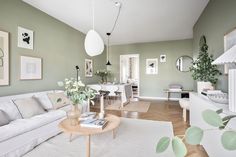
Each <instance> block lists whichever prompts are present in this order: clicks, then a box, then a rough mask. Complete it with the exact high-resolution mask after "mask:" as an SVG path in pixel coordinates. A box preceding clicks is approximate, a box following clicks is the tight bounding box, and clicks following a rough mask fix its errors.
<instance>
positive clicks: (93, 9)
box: [92, 0, 95, 30]
mask: <svg viewBox="0 0 236 157" xmlns="http://www.w3.org/2000/svg"><path fill="white" fill-rule="evenodd" d="M94 3H95V2H94V0H92V14H93V15H92V16H93V30H94V25H95V24H94V12H95V4H94Z"/></svg>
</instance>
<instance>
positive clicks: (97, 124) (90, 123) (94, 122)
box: [80, 118, 108, 129]
mask: <svg viewBox="0 0 236 157" xmlns="http://www.w3.org/2000/svg"><path fill="white" fill-rule="evenodd" d="M107 123H108V121H107V120H105V119H96V118H94V119H88V120H84V121H81V122H80V126H81V127H86V128H95V129H104V128H105V127H106V125H107Z"/></svg>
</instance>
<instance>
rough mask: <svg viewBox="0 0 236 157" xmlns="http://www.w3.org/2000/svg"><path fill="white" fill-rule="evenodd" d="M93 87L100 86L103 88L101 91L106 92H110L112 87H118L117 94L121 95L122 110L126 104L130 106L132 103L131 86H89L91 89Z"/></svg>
mask: <svg viewBox="0 0 236 157" xmlns="http://www.w3.org/2000/svg"><path fill="white" fill-rule="evenodd" d="M92 85H99V86H101V90H105V91H109V89H110V88H109V87H110V86H116V87H118V90H117V92H120V93H121V108H123V107H124V106H125V105H126V104H128V103H129V102H130V98H132V97H133V92H132V85H131V84H90V85H87V86H88V87H89V86H92Z"/></svg>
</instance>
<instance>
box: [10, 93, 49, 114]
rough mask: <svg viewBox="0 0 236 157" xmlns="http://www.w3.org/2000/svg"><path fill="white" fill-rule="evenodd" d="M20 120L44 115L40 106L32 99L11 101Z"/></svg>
mask: <svg viewBox="0 0 236 157" xmlns="http://www.w3.org/2000/svg"><path fill="white" fill-rule="evenodd" d="M13 102H14V103H15V104H16V107H17V108H18V110H19V112H20V114H21V116H22V118H30V117H33V116H36V115H39V114H43V113H46V112H45V110H44V109H43V107H42V106H41V104H40V103H39V102H38V101H36V100H35V99H34V98H33V97H30V98H24V99H16V100H13Z"/></svg>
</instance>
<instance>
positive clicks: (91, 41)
mask: <svg viewBox="0 0 236 157" xmlns="http://www.w3.org/2000/svg"><path fill="white" fill-rule="evenodd" d="M94 5H95V4H94V0H92V14H93V18H92V21H93V29H91V30H90V31H88V33H87V35H86V37H85V41H84V47H85V51H86V53H87V54H88V55H89V56H91V57H93V56H97V55H100V54H102V52H103V50H104V42H103V40H102V38H101V37H100V35H99V34H98V33H97V32H96V31H95V30H94V25H95V24H94V10H95V6H94Z"/></svg>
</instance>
